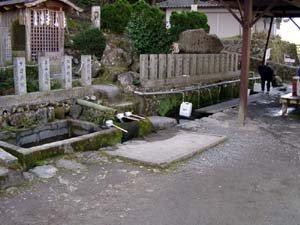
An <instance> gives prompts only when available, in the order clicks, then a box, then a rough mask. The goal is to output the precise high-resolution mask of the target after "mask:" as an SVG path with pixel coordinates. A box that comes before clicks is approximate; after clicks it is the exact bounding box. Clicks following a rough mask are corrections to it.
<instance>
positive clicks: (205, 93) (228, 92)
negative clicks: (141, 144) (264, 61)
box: [139, 80, 254, 117]
mask: <svg viewBox="0 0 300 225" xmlns="http://www.w3.org/2000/svg"><path fill="white" fill-rule="evenodd" d="M253 83H254V81H252V80H250V81H249V88H250V89H252V87H253ZM239 91H240V86H239V82H235V83H229V84H226V85H222V86H215V87H211V88H205V89H199V90H197V89H196V90H192V91H186V92H184V94H183V93H177V94H152V95H145V96H142V95H140V96H139V99H140V102H141V103H140V106H141V108H140V113H141V114H144V115H160V116H171V117H177V116H178V114H179V108H180V104H181V103H182V102H183V101H187V102H191V103H192V104H193V109H197V108H201V107H205V106H208V105H211V104H217V103H220V102H222V101H225V100H229V99H233V98H238V97H239Z"/></svg>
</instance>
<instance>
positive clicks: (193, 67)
mask: <svg viewBox="0 0 300 225" xmlns="http://www.w3.org/2000/svg"><path fill="white" fill-rule="evenodd" d="M196 74H197V55H196V54H192V55H191V63H190V76H196Z"/></svg>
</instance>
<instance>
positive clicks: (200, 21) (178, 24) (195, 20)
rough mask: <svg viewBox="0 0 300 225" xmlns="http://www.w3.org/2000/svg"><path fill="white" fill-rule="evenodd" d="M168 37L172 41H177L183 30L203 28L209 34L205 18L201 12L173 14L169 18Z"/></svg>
mask: <svg viewBox="0 0 300 225" xmlns="http://www.w3.org/2000/svg"><path fill="white" fill-rule="evenodd" d="M170 23H171V28H170V35H171V39H172V41H177V40H178V38H179V34H180V33H181V32H183V31H185V30H190V29H200V28H203V29H204V30H205V31H206V32H209V29H210V27H209V25H208V24H207V16H206V15H205V14H204V13H202V12H189V11H186V12H182V13H178V12H173V13H172V15H171V17H170Z"/></svg>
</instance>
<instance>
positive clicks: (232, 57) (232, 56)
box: [230, 53, 234, 72]
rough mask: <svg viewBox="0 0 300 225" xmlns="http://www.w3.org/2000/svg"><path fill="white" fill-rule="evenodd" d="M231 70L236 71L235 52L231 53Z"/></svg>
mask: <svg viewBox="0 0 300 225" xmlns="http://www.w3.org/2000/svg"><path fill="white" fill-rule="evenodd" d="M230 71H231V72H233V71H234V54H233V53H231V54H230Z"/></svg>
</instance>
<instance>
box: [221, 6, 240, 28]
mask: <svg viewBox="0 0 300 225" xmlns="http://www.w3.org/2000/svg"><path fill="white" fill-rule="evenodd" d="M220 3H221V4H222V5H223V6H224V8H226V9H227V10H228V11H229V12H230V13H231V15H232V16H233V17H234V18H235V19H236V20H237V21H238V22H239V23H240V24H241V25H243V22H242V18H239V17H238V16H237V15H236V14H235V12H234V11H233V10H232V9H231V8H230V6H229V5H227V4H226V3H225V2H224V1H223V0H220Z"/></svg>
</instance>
